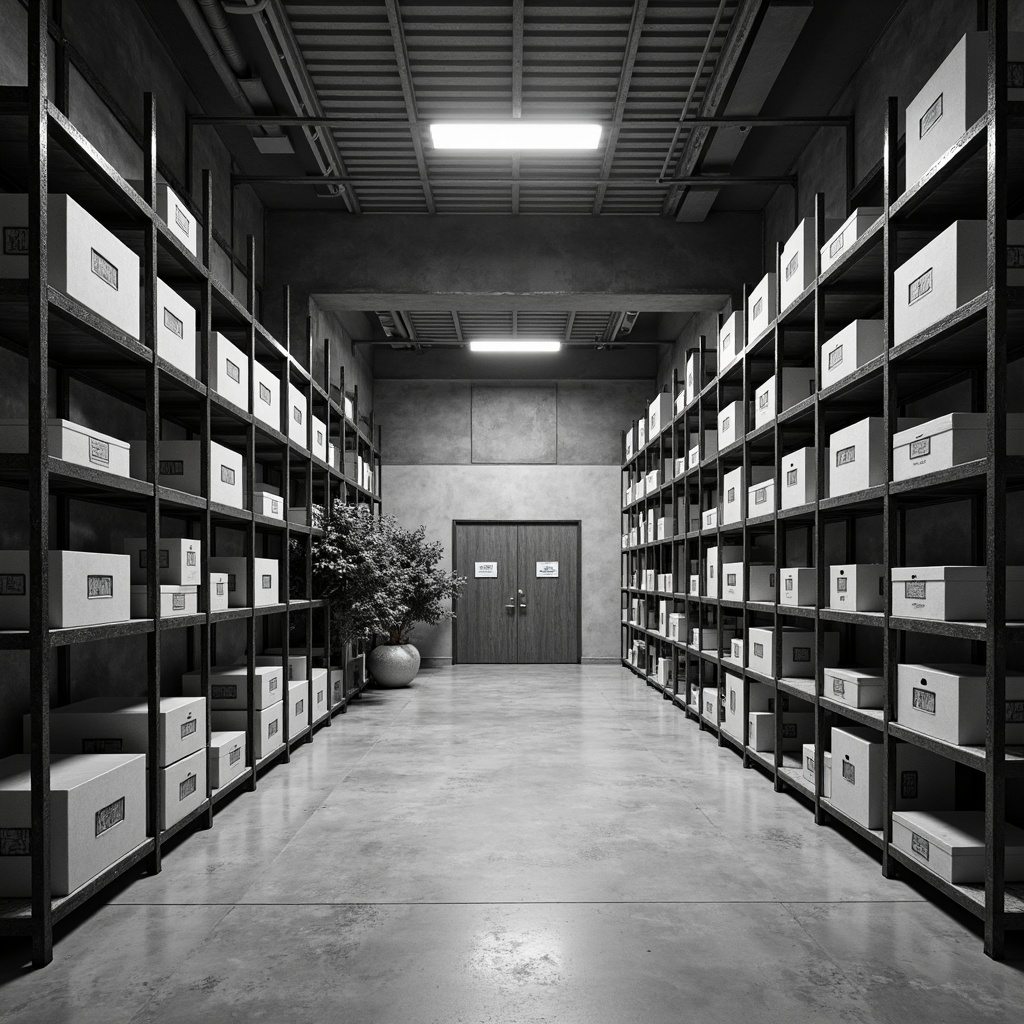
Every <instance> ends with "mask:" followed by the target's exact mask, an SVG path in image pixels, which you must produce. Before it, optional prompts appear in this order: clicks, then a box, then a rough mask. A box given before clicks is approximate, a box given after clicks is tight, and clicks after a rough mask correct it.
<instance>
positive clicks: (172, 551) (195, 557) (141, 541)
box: [124, 537, 203, 587]
mask: <svg viewBox="0 0 1024 1024" xmlns="http://www.w3.org/2000/svg"><path fill="white" fill-rule="evenodd" d="M201 549H202V544H201V542H200V541H198V540H190V539H189V538H187V537H161V538H160V547H159V548H158V551H159V556H158V557H159V559H160V582H161V583H163V584H167V585H169V586H175V587H198V586H199V585H200V584H201V583H202V581H203V578H202V576H201V575H200V572H199V553H200V551H201ZM124 553H125V554H126V555H128V556H129V557H130V558H131V565H132V575H131V579H132V583H133V584H139V583H145V582H146V570H147V568H148V566H149V557H148V555H149V551H148V549H147V547H146V538H145V537H129V538H128V539H127V540H126V541H125V542H124Z"/></svg>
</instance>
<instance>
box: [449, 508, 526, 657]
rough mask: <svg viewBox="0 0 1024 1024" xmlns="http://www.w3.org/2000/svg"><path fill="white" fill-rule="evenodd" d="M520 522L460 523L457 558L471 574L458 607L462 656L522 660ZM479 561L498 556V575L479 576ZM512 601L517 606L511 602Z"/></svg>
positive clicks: (459, 653)
mask: <svg viewBox="0 0 1024 1024" xmlns="http://www.w3.org/2000/svg"><path fill="white" fill-rule="evenodd" d="M516 543H517V536H516V526H515V524H514V523H459V524H458V526H457V527H456V531H455V564H456V566H457V567H458V571H459V573H460V574H461V575H463V576H465V577H466V578H467V582H466V588H465V590H464V591H463V594H462V597H460V598H459V601H458V605H457V608H456V614H457V615H458V618H457V620H456V623H455V637H456V650H455V657H456V660H458V661H459V662H462V663H474V662H475V663H485V664H504V665H508V664H513V663H514V662H515V660H516V652H517V648H516V632H517V631H516V601H515V595H516V570H517V565H516ZM476 562H496V563H497V573H498V574H497V577H495V578H487V577H484V578H479V579H478V578H477V577H476V575H475V563H476ZM510 603H511V604H512V608H508V607H506V606H507V605H509V604H510Z"/></svg>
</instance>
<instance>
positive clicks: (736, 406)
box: [718, 402, 747, 451]
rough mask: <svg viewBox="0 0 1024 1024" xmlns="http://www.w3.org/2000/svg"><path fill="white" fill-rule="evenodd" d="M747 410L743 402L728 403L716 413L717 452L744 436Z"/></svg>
mask: <svg viewBox="0 0 1024 1024" xmlns="http://www.w3.org/2000/svg"><path fill="white" fill-rule="evenodd" d="M746 415H747V409H746V405H745V403H743V402H730V403H729V404H728V405H727V406H726V407H725V408H724V409H722V410H721V411H720V412H719V413H718V450H719V451H722V450H724V449H726V448H728V447H729V445H731V444H735V443H736V442H737V441H739V440H741V439H742V438H743V437H745V436H746V433H747V426H746V424H747V419H746Z"/></svg>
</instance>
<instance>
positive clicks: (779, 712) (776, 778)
mask: <svg viewBox="0 0 1024 1024" xmlns="http://www.w3.org/2000/svg"><path fill="white" fill-rule="evenodd" d="M794 213H795V214H796V215H797V217H798V218H799V211H798V210H796V209H795V203H794ZM797 223H798V224H799V219H798V220H797ZM775 266H776V269H777V270H778V273H777V274H776V275H775V287H776V290H777V291H776V302H775V308H776V310H778V314H779V315H778V316H777V317H776V323H775V454H776V459H777V460H778V453H779V447H778V445H779V441H778V437H779V406H780V405H781V404H782V402H781V394H782V355H781V353H782V346H783V345H784V344H785V341H784V339H785V328H784V327H783V326H782V325H781V323H780V321H781V319H782V316H781V314H782V291H781V289H782V243H781V242H776V243H775ZM777 472H778V466H776V473H777ZM781 500H782V489H781V488H780V489H779V490H778V491H777V492H776V494H775V504H776V506H778V504H779V502H780V501H781ZM781 532H782V531H781V530H780V528H779V517H778V515H776V516H775V529H774V533H773V537H774V540H775V608H774V610H773V612H772V629H773V634H772V662H773V664H772V676H773V679H772V688H773V689H774V691H775V753H774V755H773V760H774V762H775V771H774V773H773V777H772V778H773V782H774V788H775V792H776V793H781V792H782V790H783V788H784V786H783V782H782V774H781V772H780V771H779V768H780V767H781V766H782V716H783V714H784V712H783V707H782V705H783V704H784V703H785V700H784V698H783V695H782V690H781V689H779V679H780V678H781V676H782V615H781V614H780V612H779V590H780V588H781V576H782V556H781V555H780V554H779V546H780V545H779V538H780V536H781ZM743 653H744V655H746V653H747V652H746V646H745V645H744V652H743Z"/></svg>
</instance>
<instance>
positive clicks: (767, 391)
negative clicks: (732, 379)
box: [754, 366, 815, 430]
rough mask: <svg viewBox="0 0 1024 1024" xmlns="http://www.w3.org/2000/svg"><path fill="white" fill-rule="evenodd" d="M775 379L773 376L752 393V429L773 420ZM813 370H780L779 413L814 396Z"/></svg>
mask: <svg viewBox="0 0 1024 1024" xmlns="http://www.w3.org/2000/svg"><path fill="white" fill-rule="evenodd" d="M776 380H777V377H776V376H775V375H774V374H773V375H772V376H771V377H769V378H768V379H767V380H766V381H765V382H764V383H763V384H762V385H761V386H760V387H759V388H758V389H757V391H756V392H755V393H754V429H755V430H757V428H758V427H763V426H764V425H765V424H767V423H771V422H772V421H773V420H774V419H775V401H776V396H775V392H776V387H775V382H776ZM814 391H815V387H814V370H813V369H812V370H807V369H804V368H802V367H797V366H789V367H784V368H783V370H782V402H781V405H782V408H781V409H780V410H779V411H780V412H785V411H786V410H787V409H789V408H791V407H792V406H794V405H797V404H798V403H800V402H802V401H803V400H804V399H805V398H809V397H810V396H811V395H813V394H814Z"/></svg>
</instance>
